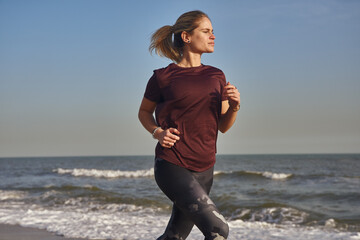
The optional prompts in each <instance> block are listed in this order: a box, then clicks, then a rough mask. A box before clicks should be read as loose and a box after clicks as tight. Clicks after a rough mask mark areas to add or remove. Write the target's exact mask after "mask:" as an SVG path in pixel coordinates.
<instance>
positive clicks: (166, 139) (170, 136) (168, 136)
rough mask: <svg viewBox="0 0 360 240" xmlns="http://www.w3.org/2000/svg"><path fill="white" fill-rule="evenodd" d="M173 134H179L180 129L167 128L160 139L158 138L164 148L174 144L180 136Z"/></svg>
mask: <svg viewBox="0 0 360 240" xmlns="http://www.w3.org/2000/svg"><path fill="white" fill-rule="evenodd" d="M175 134H180V131H179V130H177V129H176V128H169V129H167V130H165V131H164V134H163V137H162V139H160V144H161V146H163V147H166V148H171V147H172V146H174V145H175V143H176V141H178V140H180V137H179V136H177V135H175Z"/></svg>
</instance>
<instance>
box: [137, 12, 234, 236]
mask: <svg viewBox="0 0 360 240" xmlns="http://www.w3.org/2000/svg"><path fill="white" fill-rule="evenodd" d="M214 40H215V36H214V33H213V28H212V25H211V21H210V19H209V17H208V16H207V15H206V14H205V13H203V12H201V11H191V12H187V13H184V14H183V15H181V16H180V17H179V18H178V20H177V21H176V23H175V25H173V26H164V27H162V28H160V29H158V30H157V31H156V32H155V33H154V34H153V35H152V39H151V45H150V48H149V49H150V51H153V50H155V51H156V53H157V54H158V55H160V56H164V57H167V58H169V59H171V60H172V61H174V62H175V63H171V64H170V65H168V66H167V67H165V68H161V69H157V70H155V71H154V74H153V75H152V77H151V78H150V80H149V82H148V84H147V87H146V90H145V94H144V98H143V100H142V103H141V106H140V109H139V120H140V122H141V123H142V125H143V126H144V127H145V129H146V130H147V131H149V132H150V133H151V134H152V136H153V138H155V139H157V140H158V144H157V146H156V151H155V152H156V156H155V167H154V169H155V180H156V182H157V184H158V186H159V187H160V189H161V190H162V191H163V192H164V193H165V195H166V196H167V197H168V198H169V199H170V200H171V201H172V202H173V210H172V216H171V218H170V220H169V223H168V226H167V228H166V230H165V232H164V234H163V235H162V236H160V237H159V238H158V240H159V239H160V240H162V239H186V237H187V236H188V235H189V233H190V232H191V229H192V228H193V226H194V224H195V225H196V226H197V227H198V228H199V229H200V231H201V232H202V233H203V234H204V236H205V239H206V240H207V239H217V240H219V239H220V240H221V239H226V238H227V237H228V233H229V227H228V225H227V222H226V220H225V218H224V217H223V216H222V215H221V213H220V212H219V210H218V209H217V208H216V206H215V204H214V203H213V202H212V201H211V199H210V198H209V192H210V188H211V185H212V181H213V169H214V164H215V153H216V139H217V133H218V130H220V131H221V132H223V133H225V132H226V131H227V130H228V129H230V128H231V126H232V125H233V123H234V121H235V119H236V115H237V111H238V110H239V109H240V93H239V92H238V90H237V89H236V87H234V86H233V85H231V84H230V83H226V80H225V76H224V74H223V72H222V71H221V70H220V69H217V68H215V67H211V66H207V65H203V64H202V63H201V55H202V54H203V53H211V52H213V51H214ZM154 111H155V117H156V120H155V119H154V117H153V113H154Z"/></svg>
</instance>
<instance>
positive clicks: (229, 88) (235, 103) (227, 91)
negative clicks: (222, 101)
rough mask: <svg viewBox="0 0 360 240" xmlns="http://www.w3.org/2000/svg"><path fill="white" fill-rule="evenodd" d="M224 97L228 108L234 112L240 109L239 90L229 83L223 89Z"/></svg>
mask: <svg viewBox="0 0 360 240" xmlns="http://www.w3.org/2000/svg"><path fill="white" fill-rule="evenodd" d="M224 96H225V97H227V98H228V100H229V105H230V108H232V109H233V110H234V109H238V108H239V107H240V93H239V90H238V89H237V88H236V87H235V86H234V85H232V84H230V83H229V82H228V83H227V84H226V85H225V87H224Z"/></svg>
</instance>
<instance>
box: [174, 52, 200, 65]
mask: <svg viewBox="0 0 360 240" xmlns="http://www.w3.org/2000/svg"><path fill="white" fill-rule="evenodd" d="M177 65H178V66H180V67H199V66H200V65H201V54H195V53H190V52H184V55H183V57H182V59H181V61H180V62H178V63H177Z"/></svg>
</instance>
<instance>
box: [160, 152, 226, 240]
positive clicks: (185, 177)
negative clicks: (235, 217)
mask: <svg viewBox="0 0 360 240" xmlns="http://www.w3.org/2000/svg"><path fill="white" fill-rule="evenodd" d="M213 171H214V169H213V168H211V169H209V170H206V171H204V172H193V171H190V170H188V169H185V168H182V167H180V166H177V165H175V164H172V163H170V162H168V161H165V160H163V159H161V158H156V159H155V180H156V183H157V184H158V186H159V187H160V189H161V190H162V191H163V192H164V193H165V195H166V196H167V197H168V198H169V199H170V200H171V201H172V202H173V210H172V215H171V218H170V220H169V223H168V226H167V228H166V230H165V233H164V234H163V235H162V236H160V237H159V238H158V239H157V240H176V239H181V240H184V239H186V237H187V236H188V235H189V234H190V232H191V229H192V228H193V226H194V224H195V225H196V226H197V227H198V228H199V229H200V231H201V232H202V233H203V234H204V236H205V240H224V239H226V238H227V237H228V234H229V227H228V224H227V222H226V220H225V218H224V217H223V216H222V215H221V214H220V212H219V210H218V209H217V208H216V206H215V204H214V203H213V202H212V201H211V199H210V198H209V192H210V188H211V186H212V182H213Z"/></svg>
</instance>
